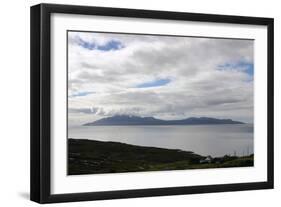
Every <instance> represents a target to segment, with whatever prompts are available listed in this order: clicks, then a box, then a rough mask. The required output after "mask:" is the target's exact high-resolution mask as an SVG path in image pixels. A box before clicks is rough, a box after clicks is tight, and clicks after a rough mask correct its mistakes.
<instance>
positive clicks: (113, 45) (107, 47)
mask: <svg viewBox="0 0 281 207" xmlns="http://www.w3.org/2000/svg"><path fill="white" fill-rule="evenodd" d="M77 40H78V41H77V42H78V43H77V44H78V45H79V46H81V47H83V48H85V49H88V50H101V51H111V50H120V49H122V48H124V46H123V45H122V43H121V42H119V41H117V40H110V41H109V42H107V43H106V44H104V45H98V44H96V43H94V42H88V41H85V40H83V39H82V38H80V37H78V38H77Z"/></svg>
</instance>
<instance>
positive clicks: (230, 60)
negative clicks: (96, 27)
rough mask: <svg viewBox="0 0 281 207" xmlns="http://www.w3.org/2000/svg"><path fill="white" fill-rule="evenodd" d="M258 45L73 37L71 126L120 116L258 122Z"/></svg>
mask: <svg viewBox="0 0 281 207" xmlns="http://www.w3.org/2000/svg"><path fill="white" fill-rule="evenodd" d="M253 47H254V41H253V40H241V39H221V38H220V39H219V38H198V37H177V36H157V35H136V34H116V33H98V32H74V31H73V32H71V31H69V32H68V123H69V125H70V126H75V125H82V124H84V123H88V122H92V121H95V120H98V119H100V118H104V117H110V116H114V115H135V116H141V117H147V116H153V117H155V118H159V119H165V120H171V119H183V118H188V117H214V118H230V119H233V120H237V121H244V122H247V123H253V79H254V65H253V56H254V55H253V50H254V48H253Z"/></svg>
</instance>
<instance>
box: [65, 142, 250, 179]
mask: <svg viewBox="0 0 281 207" xmlns="http://www.w3.org/2000/svg"><path fill="white" fill-rule="evenodd" d="M205 158H206V157H204V156H201V155H198V154H195V153H193V152H189V151H182V150H177V149H163V148H156V147H141V146H135V145H129V144H124V143H118V142H101V141H94V140H85V139H69V140H68V174H69V175H79V174H98V173H122V172H141V171H162V170H184V169H204V168H225V167H246V166H253V164H254V163H253V160H254V157H253V155H251V156H245V157H235V156H224V157H221V158H214V159H213V161H212V162H211V163H202V164H200V160H204V159H205Z"/></svg>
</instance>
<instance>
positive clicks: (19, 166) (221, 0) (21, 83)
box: [0, 0, 281, 207]
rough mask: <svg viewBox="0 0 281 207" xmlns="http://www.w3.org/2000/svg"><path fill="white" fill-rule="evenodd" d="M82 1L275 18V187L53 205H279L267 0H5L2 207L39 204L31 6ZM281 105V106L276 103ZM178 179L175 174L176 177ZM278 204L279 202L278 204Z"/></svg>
mask: <svg viewBox="0 0 281 207" xmlns="http://www.w3.org/2000/svg"><path fill="white" fill-rule="evenodd" d="M41 2H44V3H62V4H81V5H92V6H110V7H125V8H136V9H155V10H171V11H183V12H198V13H217V14H230V15H245V16H264V17H273V18H275V106H276V107H275V129H276V130H275V189H274V190H259V191H244V192H230V193H212V194H201V195H200V194H198V195H183V196H167V197H154V198H137V199H122V200H112V201H94V202H93V201H92V202H80V203H62V204H54V205H52V206H93V205H96V206H114V207H117V206H122V207H126V206H130V207H131V206H163V207H165V206H186V205H189V206H216V207H219V206H228V207H232V206H233V207H234V206H235V207H237V206H266V205H271V206H278V204H277V203H280V202H281V196H280V195H281V179H280V176H279V175H280V174H281V162H280V160H279V159H280V155H281V149H280V147H279V146H280V144H281V141H280V139H279V137H280V135H281V131H280V129H281V128H280V127H279V123H281V112H280V107H279V106H280V105H281V97H280V94H279V91H280V89H281V73H280V71H279V70H278V68H280V67H281V60H280V59H278V58H277V57H280V56H281V44H280V43H281V42H280V37H281V12H280V8H281V7H280V6H281V4H280V5H278V3H279V1H278V0H276V1H274V0H264V1H259V0H256V1H251V0H229V1H225V0H211V1H210V0H205V1H203V0H189V1H188V0H182V1H181V0H166V1H160V0H159V1H152V0H138V1H137V0H107V1H104V0H79V1H77V0H76V1H75V0H69V1H62V0H57V1H52V0H49V1H44V0H42V1H37V0H30V1H28V2H27V1H22V0H18V1H17V0H10V1H2V2H1V3H2V4H1V12H0V15H1V18H0V21H1V32H0V37H1V38H0V54H1V59H0V64H1V67H0V95H1V101H0V126H1V128H0V129H1V130H0V135H1V136H0V137H1V143H0V166H1V167H0V195H1V196H0V206H27V207H28V206H36V205H38V204H36V203H34V202H31V201H29V95H30V94H29V42H30V41H29V7H30V6H31V5H34V4H37V3H41ZM278 105H279V106H278ZM175 179H176V178H175ZM279 205H280V204H279Z"/></svg>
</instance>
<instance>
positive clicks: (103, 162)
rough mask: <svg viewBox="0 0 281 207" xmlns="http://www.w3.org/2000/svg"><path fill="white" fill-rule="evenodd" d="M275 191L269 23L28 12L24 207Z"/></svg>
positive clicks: (111, 12) (124, 12) (41, 8)
mask: <svg viewBox="0 0 281 207" xmlns="http://www.w3.org/2000/svg"><path fill="white" fill-rule="evenodd" d="M270 188H273V19H271V18H261V17H242V16H226V15H214V14H195V13H180V12H168V11H152V10H134V9H120V8H102V7H86V6H70V5H54V4H40V5H36V6H33V7H31V200H33V201H36V202H39V203H52V202H68V201H85V200H101V199H116V198H132V197H145V196H162V195H178V194H193V193H209V192H223V191H237V190H254V189H270Z"/></svg>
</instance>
